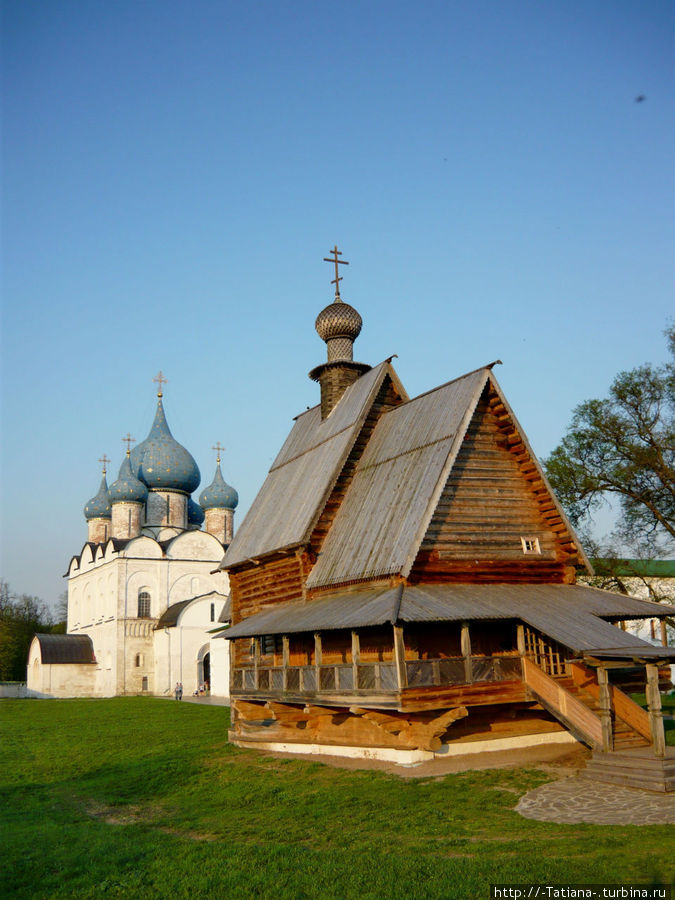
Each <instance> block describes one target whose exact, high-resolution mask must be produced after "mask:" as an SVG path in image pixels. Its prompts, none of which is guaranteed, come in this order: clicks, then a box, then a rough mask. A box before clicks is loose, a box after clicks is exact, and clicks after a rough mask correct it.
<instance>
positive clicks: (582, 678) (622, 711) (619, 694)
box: [570, 662, 652, 743]
mask: <svg viewBox="0 0 675 900" xmlns="http://www.w3.org/2000/svg"><path fill="white" fill-rule="evenodd" d="M570 670H571V674H572V678H573V680H574V683H575V684H576V685H577V686H578V687H580V688H581V689H582V690H584V691H587V693H589V694H590V695H591V697H596V698H597V697H598V695H599V693H600V686H599V684H598V678H597V675H596V674H595V672H594V671H593V670H592V669H589V668H588V666H585V665H583V663H578V662H574V663H570ZM609 688H610V693H611V695H612V708H613V710H614V714H615V715H616V716H617V717H618V718H619V719H621V721H622V722H625V723H626V725H628V726H629V727H630V728H632V729H633V731H637V733H638V734H640V735H642V737H644V738H647V740H648V741H649V742H650V743H651V741H652V733H651V726H650V723H649V713H648V712H647V711H646V710H645V709H643V708H642V707H641V706H639V705H638V704H637V703H636V702H635V701H634V700H631V698H630V697H629V696H628V694H624V692H623V691H622V690H621V688H618V687H616V686H615V685H613V684H611V685H610V686H609Z"/></svg>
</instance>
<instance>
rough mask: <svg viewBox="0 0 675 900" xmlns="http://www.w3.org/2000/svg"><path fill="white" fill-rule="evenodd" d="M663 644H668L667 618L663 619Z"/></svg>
mask: <svg viewBox="0 0 675 900" xmlns="http://www.w3.org/2000/svg"><path fill="white" fill-rule="evenodd" d="M661 646H662V647H667V646H668V626H667V625H666V620H665V619H661Z"/></svg>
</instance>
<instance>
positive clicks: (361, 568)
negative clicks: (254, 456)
mask: <svg viewBox="0 0 675 900" xmlns="http://www.w3.org/2000/svg"><path fill="white" fill-rule="evenodd" d="M488 381H489V382H490V383H491V385H492V387H493V388H494V389H495V391H496V392H497V393H498V394H499V397H500V399H501V400H502V402H503V403H504V405H505V408H506V409H507V410H508V413H509V416H510V417H511V418H512V420H513V423H514V426H515V427H516V429H517V430H518V431H519V433H520V435H521V438H522V442H523V444H524V446H525V447H526V449H527V451H528V453H529V455H530V457H531V459H532V462H533V464H534V465H535V466H536V468H537V470H538V473H539V474H540V476H541V478H542V481H543V482H544V483H545V484H546V486H547V487H548V490H549V493H550V495H551V497H552V499H553V501H554V503H556V507H557V511H558V513H559V515H560V517H561V519H562V520H563V522H564V523H565V525H566V527H567V529H568V530H569V532H570V534H571V535H572V537H573V538H574V531H573V529H572V526H571V524H570V523H569V522H568V520H567V518H566V516H565V513H564V512H563V510H562V508H561V507H560V505H559V504H558V503H557V501H556V500H555V497H554V496H553V492H552V490H551V489H550V486H549V485H548V482H546V479H545V476H544V473H543V471H542V470H541V467H540V466H539V463H538V462H537V460H536V457H535V456H534V454H533V453H532V451H531V448H530V447H529V445H527V443H526V441H525V438H524V436H523V433H522V429H520V427H519V425H518V423H517V422H516V420H515V417H514V416H513V414H512V413H511V410H510V409H509V408H508V406H507V405H506V401H505V400H504V398H503V395H502V393H501V391H500V389H499V386H498V384H497V381H496V379H495V377H494V375H493V374H492V371H491V366H486V367H484V368H481V369H476V370H475V371H474V372H469V374H468V375H464V376H462V377H460V378H457V379H455V380H454V381H451V382H448V383H447V384H445V385H442V386H441V387H438V388H436V389H435V390H432V391H429V392H428V393H426V394H422V395H420V396H419V397H415V398H414V399H412V400H409V401H408V402H407V403H405V404H403V405H401V406H398V407H396V408H395V409H392V410H389V411H388V412H387V413H386V414H385V415H383V416H382V418H381V419H380V421H379V422H378V423H377V425H376V427H375V430H374V431H373V435H372V437H371V439H370V441H369V442H368V446H367V447H366V450H365V451H364V454H363V456H362V458H361V460H360V461H359V464H358V466H357V468H356V472H355V474H354V478H353V480H352V483H351V484H350V486H349V489H348V491H347V494H346V496H345V499H344V502H343V503H342V505H341V507H340V509H339V510H338V512H337V514H336V516H335V520H334V522H333V526H332V528H331V530H330V531H329V533H328V535H327V537H326V540H325V542H324V544H323V547H322V548H321V554H320V556H319V559H318V561H317V563H316V565H315V566H314V568H313V569H312V571H311V573H310V575H309V578H308V579H307V587H308V588H310V589H311V588H317V587H324V586H328V585H332V584H343V583H346V582H350V581H360V580H364V579H368V578H379V577H384V576H387V575H402V576H403V577H407V576H408V575H409V574H410V570H411V568H412V565H413V563H414V561H415V557H416V556H417V553H418V551H419V549H420V545H421V543H422V540H423V538H424V535H425V533H426V530H427V528H428V527H429V522H430V521H431V518H432V516H433V513H434V510H435V508H436V506H437V504H438V500H439V497H440V495H441V493H442V491H443V488H444V486H445V483H446V481H447V479H448V476H449V474H450V471H451V469H452V466H453V464H454V462H455V459H456V457H457V454H458V452H459V449H460V447H461V446H462V442H463V440H464V435H465V434H466V431H467V428H468V426H469V423H470V421H471V418H472V416H473V413H474V411H475V409H476V406H477V404H478V401H479V400H480V397H481V394H482V392H483V389H484V388H485V386H486V384H487V383H488ZM577 546H579V545H578V542H577ZM579 552H580V554H581V553H582V551H581V549H580V548H579Z"/></svg>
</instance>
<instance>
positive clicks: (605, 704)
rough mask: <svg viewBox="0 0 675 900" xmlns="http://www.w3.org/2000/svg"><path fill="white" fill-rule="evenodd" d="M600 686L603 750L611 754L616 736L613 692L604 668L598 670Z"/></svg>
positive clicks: (599, 698) (599, 699)
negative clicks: (614, 730)
mask: <svg viewBox="0 0 675 900" xmlns="http://www.w3.org/2000/svg"><path fill="white" fill-rule="evenodd" d="M598 686H599V688H600V692H599V694H598V701H599V703H600V723H601V725H602V749H603V751H604V752H605V753H610V752H611V751H612V750H613V749H614V734H613V732H612V691H611V688H610V686H609V676H608V674H607V669H606V668H605V667H604V666H600V667H599V668H598Z"/></svg>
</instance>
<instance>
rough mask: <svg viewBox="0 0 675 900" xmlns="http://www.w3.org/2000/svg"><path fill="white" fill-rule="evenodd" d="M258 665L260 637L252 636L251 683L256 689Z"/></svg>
mask: <svg viewBox="0 0 675 900" xmlns="http://www.w3.org/2000/svg"><path fill="white" fill-rule="evenodd" d="M259 666H260V638H259V637H256V638H253V684H254V686H255V689H256V691H257V690H258V675H259Z"/></svg>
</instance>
